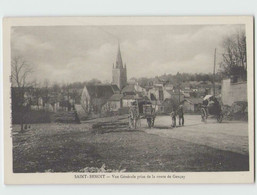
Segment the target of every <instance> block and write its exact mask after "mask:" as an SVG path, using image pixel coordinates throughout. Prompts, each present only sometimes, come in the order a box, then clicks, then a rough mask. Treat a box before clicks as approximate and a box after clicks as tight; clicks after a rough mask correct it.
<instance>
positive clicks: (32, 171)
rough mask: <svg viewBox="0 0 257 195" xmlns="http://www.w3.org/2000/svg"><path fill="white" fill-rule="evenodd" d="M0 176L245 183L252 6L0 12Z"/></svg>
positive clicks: (22, 180) (11, 180) (250, 170)
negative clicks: (162, 12)
mask: <svg viewBox="0 0 257 195" xmlns="http://www.w3.org/2000/svg"><path fill="white" fill-rule="evenodd" d="M3 43H4V44H3V50H4V66H3V67H4V94H3V96H4V151H5V155H4V162H5V165H4V169H5V173H4V174H5V183H6V184H92V183H94V184H107V183H112V184H116V183H126V184H129V183H134V184H135V183H253V182H254V71H253V70H254V61H253V46H254V39H253V17H251V16H225V17H221V16H216V17H31V18H29V17H28V18H4V20H3Z"/></svg>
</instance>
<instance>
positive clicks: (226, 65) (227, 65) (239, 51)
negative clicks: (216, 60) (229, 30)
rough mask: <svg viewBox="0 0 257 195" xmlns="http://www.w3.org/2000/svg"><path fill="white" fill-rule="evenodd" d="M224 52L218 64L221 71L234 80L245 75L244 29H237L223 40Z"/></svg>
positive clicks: (244, 78) (244, 77)
mask: <svg viewBox="0 0 257 195" xmlns="http://www.w3.org/2000/svg"><path fill="white" fill-rule="evenodd" d="M223 49H224V53H223V54H222V62H221V64H220V66H221V68H222V73H223V74H224V75H225V76H227V77H232V78H234V79H235V80H237V79H243V80H246V77H247V54H246V36H245V32H244V31H237V32H236V33H235V34H232V35H230V36H228V37H226V38H225V39H224V41H223Z"/></svg>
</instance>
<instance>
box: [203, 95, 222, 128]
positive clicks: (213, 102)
mask: <svg viewBox="0 0 257 195" xmlns="http://www.w3.org/2000/svg"><path fill="white" fill-rule="evenodd" d="M209 115H213V116H215V117H216V119H217V121H218V122H219V123H221V122H222V120H223V113H222V109H221V105H220V103H219V102H218V100H217V99H216V98H215V97H214V96H212V95H207V96H205V97H204V99H203V104H202V106H201V118H202V121H203V122H205V121H206V120H207V118H208V116H209Z"/></svg>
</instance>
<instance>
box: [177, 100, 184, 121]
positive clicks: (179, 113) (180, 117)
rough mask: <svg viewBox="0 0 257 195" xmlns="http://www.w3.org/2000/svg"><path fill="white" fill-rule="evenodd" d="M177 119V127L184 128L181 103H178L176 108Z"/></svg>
mask: <svg viewBox="0 0 257 195" xmlns="http://www.w3.org/2000/svg"><path fill="white" fill-rule="evenodd" d="M177 114H178V118H179V126H181V125H182V126H184V108H183V103H182V102H180V104H179V107H178V111H177Z"/></svg>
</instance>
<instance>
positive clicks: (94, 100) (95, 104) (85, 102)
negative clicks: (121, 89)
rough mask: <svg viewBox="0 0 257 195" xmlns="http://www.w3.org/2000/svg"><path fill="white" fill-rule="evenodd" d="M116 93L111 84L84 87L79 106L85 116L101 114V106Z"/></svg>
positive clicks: (115, 87) (114, 87)
mask: <svg viewBox="0 0 257 195" xmlns="http://www.w3.org/2000/svg"><path fill="white" fill-rule="evenodd" d="M117 93H118V91H117V86H114V85H111V84H94V85H86V86H85V87H84V89H83V91H82V94H81V106H82V107H83V109H84V111H85V112H86V113H87V114H90V113H94V114H98V113H101V111H102V106H103V105H105V104H106V103H107V101H108V100H109V99H110V98H111V97H112V96H113V95H114V94H117Z"/></svg>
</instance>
